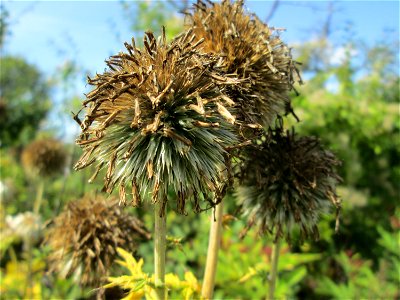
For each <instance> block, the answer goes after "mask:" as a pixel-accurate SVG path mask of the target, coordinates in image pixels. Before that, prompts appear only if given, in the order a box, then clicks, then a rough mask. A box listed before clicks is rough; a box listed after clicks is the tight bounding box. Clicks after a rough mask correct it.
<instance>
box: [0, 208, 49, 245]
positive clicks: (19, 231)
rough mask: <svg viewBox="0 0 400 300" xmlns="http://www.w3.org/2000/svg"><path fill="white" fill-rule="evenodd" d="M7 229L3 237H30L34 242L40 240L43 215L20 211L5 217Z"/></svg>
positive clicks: (25, 238) (24, 238)
mask: <svg viewBox="0 0 400 300" xmlns="http://www.w3.org/2000/svg"><path fill="white" fill-rule="evenodd" d="M5 223H6V230H4V232H3V233H2V234H3V237H5V238H7V237H10V236H14V237H16V238H20V239H22V240H27V239H29V240H30V242H31V243H32V244H34V243H36V242H37V241H39V239H40V237H41V232H42V220H41V216H40V215H38V214H34V213H32V212H30V211H27V212H24V213H19V214H17V215H15V216H11V215H7V216H6V217H5Z"/></svg>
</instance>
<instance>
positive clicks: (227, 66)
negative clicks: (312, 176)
mask: <svg viewBox="0 0 400 300" xmlns="http://www.w3.org/2000/svg"><path fill="white" fill-rule="evenodd" d="M186 24H187V27H188V28H192V29H193V32H194V33H195V35H196V39H197V40H201V39H204V42H203V43H202V45H201V47H202V50H203V51H205V52H207V53H212V54H214V55H217V56H219V57H220V60H219V62H218V66H219V67H220V68H221V69H222V70H223V71H224V72H225V73H226V74H236V75H237V76H238V78H240V79H247V81H245V82H243V83H242V84H240V85H235V86H232V87H230V95H231V96H232V97H231V98H232V99H234V101H235V107H236V108H237V116H238V120H237V123H238V124H243V125H248V124H250V126H253V127H254V126H257V125H263V126H265V127H268V126H269V125H271V123H273V120H275V118H276V116H277V115H279V114H281V113H283V112H284V110H285V109H286V110H288V111H287V112H291V106H290V99H289V96H288V93H289V91H290V90H291V89H292V88H293V83H294V82H295V76H296V77H297V76H298V75H299V74H298V71H297V68H296V66H295V65H296V63H295V62H294V61H293V60H292V57H291V53H290V49H289V48H288V46H287V45H286V44H285V43H283V41H282V40H281V39H280V37H279V31H280V30H279V29H274V28H271V27H268V26H267V25H266V24H264V23H263V22H262V21H261V20H259V19H258V18H257V17H256V16H255V15H253V14H249V13H247V12H245V8H244V7H243V1H240V0H239V1H235V2H233V3H232V2H231V1H229V0H224V1H222V2H221V3H212V2H207V3H205V2H203V1H201V0H198V1H197V4H195V8H194V10H193V11H192V12H188V13H187V19H186ZM298 77H299V76H298ZM299 80H300V78H299Z"/></svg>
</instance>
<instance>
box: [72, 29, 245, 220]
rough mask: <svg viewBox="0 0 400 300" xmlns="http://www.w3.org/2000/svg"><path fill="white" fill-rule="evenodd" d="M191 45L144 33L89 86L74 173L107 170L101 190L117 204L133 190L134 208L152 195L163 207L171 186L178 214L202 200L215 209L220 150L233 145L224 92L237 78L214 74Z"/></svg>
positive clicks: (221, 174) (222, 173)
mask: <svg viewBox="0 0 400 300" xmlns="http://www.w3.org/2000/svg"><path fill="white" fill-rule="evenodd" d="M194 40H195V36H194V35H192V33H191V31H188V32H186V33H185V34H183V35H181V36H180V38H178V39H176V40H175V41H173V42H172V44H167V43H166V42H165V32H164V33H163V35H162V37H161V38H160V39H159V40H158V41H157V40H156V38H155V37H154V36H153V34H152V33H150V32H148V33H146V36H145V38H144V49H143V50H141V49H138V48H136V47H135V43H134V40H132V44H127V43H125V47H126V49H127V51H128V52H127V53H119V54H118V55H115V56H112V57H111V58H110V60H108V61H107V65H108V67H109V69H108V70H107V71H106V72H105V73H104V74H100V75H96V77H95V78H93V79H89V84H91V85H93V86H94V87H95V88H94V90H93V91H91V92H90V93H89V94H88V95H87V100H86V101H85V102H84V106H87V109H86V115H85V117H84V119H83V121H82V123H81V128H82V134H81V135H80V137H79V138H78V140H77V144H79V145H81V147H82V148H83V155H82V157H81V158H80V159H79V161H78V163H77V164H76V166H75V168H76V169H81V168H84V167H86V166H88V165H90V164H93V163H95V164H97V171H96V173H95V174H94V176H96V175H97V173H98V171H100V170H101V169H105V170H106V175H105V178H104V182H105V184H104V190H105V191H107V192H111V191H112V190H113V189H114V187H115V186H118V187H119V192H120V199H121V201H122V202H125V199H126V194H127V191H129V192H130V189H132V193H131V194H132V199H133V200H132V202H133V204H134V205H137V204H139V203H140V201H141V199H142V198H143V197H147V195H148V194H149V192H150V193H151V194H152V200H153V202H157V201H162V203H163V206H164V207H165V205H166V203H167V200H168V198H167V195H168V191H169V189H170V191H171V192H175V195H176V196H177V197H176V198H177V210H178V212H180V213H184V211H185V201H187V200H192V201H193V202H194V209H195V210H196V211H199V210H200V205H199V202H200V200H203V199H204V200H208V202H209V203H210V204H211V205H213V204H214V202H213V201H212V198H211V197H210V193H211V192H212V193H214V194H215V196H216V197H217V198H218V195H220V194H221V182H223V181H224V180H225V178H226V176H227V171H226V166H225V160H226V158H227V151H226V149H225V147H227V146H230V145H232V144H234V143H235V136H234V134H233V133H232V132H231V131H230V127H229V126H228V125H229V122H231V123H233V122H234V117H233V116H232V115H231V114H230V113H229V111H228V109H227V107H228V106H229V105H230V104H231V103H232V102H233V101H232V100H231V99H230V98H228V97H227V96H226V95H224V94H223V92H224V91H225V89H226V86H227V85H231V84H233V83H236V82H237V80H235V79H234V78H229V77H221V76H219V75H218V73H217V72H216V71H214V69H213V68H214V66H215V63H216V59H215V58H213V57H212V56H210V55H206V54H201V53H199V51H198V47H199V45H200V44H201V41H197V42H193V41H194ZM76 119H77V118H76ZM160 213H161V214H162V213H163V212H160Z"/></svg>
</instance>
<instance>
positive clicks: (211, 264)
mask: <svg viewBox="0 0 400 300" xmlns="http://www.w3.org/2000/svg"><path fill="white" fill-rule="evenodd" d="M215 210H216V211H215V218H216V219H215V220H213V221H211V228H210V237H209V240H208V252H207V262H206V269H205V272H204V279H203V287H202V291H201V295H202V297H203V298H204V299H212V296H213V292H214V285H215V273H216V271H217V262H218V250H219V246H220V240H221V235H222V215H223V210H224V208H223V205H222V202H221V203H220V204H218V205H217V206H216V208H215ZM212 217H214V216H213V215H212Z"/></svg>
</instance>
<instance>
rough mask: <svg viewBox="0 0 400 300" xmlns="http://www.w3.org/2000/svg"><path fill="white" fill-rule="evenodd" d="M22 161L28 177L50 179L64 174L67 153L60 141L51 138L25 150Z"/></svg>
mask: <svg viewBox="0 0 400 300" xmlns="http://www.w3.org/2000/svg"><path fill="white" fill-rule="evenodd" d="M21 160H22V164H23V166H24V169H25V171H26V173H27V174H28V175H30V176H32V177H37V176H44V177H48V176H53V175H55V174H57V173H60V172H62V170H63V168H64V166H65V160H66V152H65V150H64V147H63V145H62V143H60V142H59V141H56V140H54V139H51V138H48V139H41V140H37V141H34V142H32V143H31V144H29V145H28V146H27V147H26V148H25V149H24V151H23V152H22V157H21Z"/></svg>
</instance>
